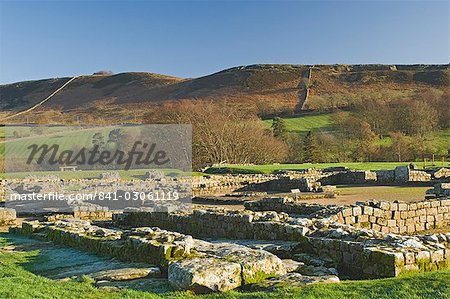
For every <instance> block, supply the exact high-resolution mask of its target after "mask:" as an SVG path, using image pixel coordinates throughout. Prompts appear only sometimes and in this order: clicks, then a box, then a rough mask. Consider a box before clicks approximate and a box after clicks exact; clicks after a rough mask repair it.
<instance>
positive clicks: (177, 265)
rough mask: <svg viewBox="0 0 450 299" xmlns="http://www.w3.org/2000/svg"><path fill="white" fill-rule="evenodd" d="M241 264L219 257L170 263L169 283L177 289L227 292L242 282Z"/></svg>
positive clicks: (200, 291)
mask: <svg viewBox="0 0 450 299" xmlns="http://www.w3.org/2000/svg"><path fill="white" fill-rule="evenodd" d="M241 271H242V270H241V265H239V264H238V263H235V262H228V261H225V260H223V259H217V258H194V259H188V260H182V261H178V262H173V263H171V264H170V265H169V270H168V277H169V283H170V285H171V286H172V287H173V288H174V289H175V290H192V291H194V292H199V293H204V292H211V291H212V292H225V291H228V290H232V289H234V288H237V287H239V286H240V285H241V284H242V278H241Z"/></svg>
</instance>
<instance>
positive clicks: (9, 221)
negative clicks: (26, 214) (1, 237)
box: [0, 208, 16, 225]
mask: <svg viewBox="0 0 450 299" xmlns="http://www.w3.org/2000/svg"><path fill="white" fill-rule="evenodd" d="M15 223H16V211H15V210H13V209H7V208H0V225H14V224H15Z"/></svg>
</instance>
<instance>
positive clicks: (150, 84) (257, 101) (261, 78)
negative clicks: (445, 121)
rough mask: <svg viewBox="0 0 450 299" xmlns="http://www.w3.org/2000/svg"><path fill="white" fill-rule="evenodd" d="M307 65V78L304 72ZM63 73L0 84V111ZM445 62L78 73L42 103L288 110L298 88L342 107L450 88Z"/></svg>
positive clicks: (51, 86) (50, 87)
mask: <svg viewBox="0 0 450 299" xmlns="http://www.w3.org/2000/svg"><path fill="white" fill-rule="evenodd" d="M309 68H312V77H311V81H310V82H306V84H305V74H307V71H308V69H309ZM67 79H68V78H56V79H46V80H38V81H26V82H18V83H14V84H7V85H1V86H0V97H1V100H0V109H1V110H2V111H17V110H20V109H23V108H24V107H27V106H31V105H32V104H35V103H36V102H38V101H40V100H42V99H43V98H45V96H47V95H48V94H50V93H51V92H52V91H54V90H55V89H57V88H58V87H59V86H61V85H62V84H63V83H64V82H65V81H67ZM449 82H450V81H449V65H413V66H400V65H398V66H388V65H315V66H307V65H251V66H241V67H235V68H231V69H227V70H224V71H221V72H218V73H215V74H211V75H208V76H204V77H200V78H194V79H181V78H175V77H170V76H164V75H158V74H152V73H122V74H116V75H96V76H82V77H80V78H79V79H76V80H75V81H74V82H73V83H71V84H70V85H69V86H68V87H67V88H65V89H64V90H63V91H62V92H60V93H59V94H58V95H56V96H55V97H54V98H52V100H51V101H49V102H48V103H46V104H45V105H44V106H45V107H47V108H49V107H53V108H61V109H63V110H73V109H81V110H85V111H86V110H87V111H88V110H89V109H92V107H93V106H95V105H96V104H101V105H105V104H106V103H109V104H117V105H120V106H118V108H117V109H127V105H133V104H140V106H138V107H139V108H141V109H142V107H143V106H142V104H148V103H161V102H167V101H178V100H192V99H197V100H222V101H227V103H230V104H232V105H236V106H238V107H242V108H245V109H252V110H258V111H260V112H264V113H269V114H270V113H279V112H283V111H289V110H290V111H292V110H294V109H295V108H296V106H297V105H298V103H299V99H300V97H301V94H302V93H303V92H304V88H305V86H308V87H309V88H310V97H309V99H308V100H307V102H306V107H307V108H309V109H323V108H330V107H342V106H348V105H351V104H352V103H355V102H358V101H361V100H364V99H365V98H368V97H371V98H383V99H384V100H387V101H389V100H391V99H398V98H405V97H411V96H412V95H414V94H415V93H426V92H431V91H433V90H437V91H439V92H442V91H444V90H448V89H449ZM136 109H137V108H136Z"/></svg>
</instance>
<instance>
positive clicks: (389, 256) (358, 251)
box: [309, 236, 450, 278]
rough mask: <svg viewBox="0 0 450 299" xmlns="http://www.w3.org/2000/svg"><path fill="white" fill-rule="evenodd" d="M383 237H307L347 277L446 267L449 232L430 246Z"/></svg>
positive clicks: (449, 260) (449, 264) (449, 254)
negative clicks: (392, 240)
mask: <svg viewBox="0 0 450 299" xmlns="http://www.w3.org/2000/svg"><path fill="white" fill-rule="evenodd" d="M385 241H386V242H385V243H384V242H380V241H375V242H373V241H370V240H368V241H365V242H355V241H347V240H340V239H330V238H309V242H310V243H311V244H312V246H313V247H314V249H315V250H314V251H315V253H316V254H318V255H319V256H321V257H326V258H330V259H332V260H334V261H335V262H336V264H337V265H338V270H339V273H345V274H347V275H349V276H351V277H360V278H380V277H395V276H398V275H402V274H405V273H412V272H424V271H433V270H438V269H448V268H450V246H449V242H450V236H449V238H446V239H445V240H440V242H439V241H438V242H435V243H434V244H433V245H431V246H428V245H425V244H426V242H423V241H424V240H420V239H418V240H417V238H411V239H407V238H403V239H401V238H400V239H398V240H395V241H394V242H391V243H390V242H389V240H385ZM420 241H422V242H420Z"/></svg>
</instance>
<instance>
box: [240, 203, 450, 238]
mask: <svg viewBox="0 0 450 299" xmlns="http://www.w3.org/2000/svg"><path fill="white" fill-rule="evenodd" d="M244 206H245V207H246V209H248V210H252V211H276V212H283V213H287V214H290V215H295V214H297V215H304V216H306V217H309V218H314V217H315V218H329V219H330V220H332V221H336V222H339V223H342V224H347V225H352V226H354V227H357V228H367V229H372V230H375V231H379V232H383V233H395V234H406V233H408V234H411V233H416V232H421V231H425V230H430V229H435V228H443V227H450V198H438V199H431V200H425V201H420V202H413V203H405V202H398V201H397V202H389V201H369V202H365V203H359V204H357V205H352V206H335V205H320V204H310V203H302V202H297V201H296V200H295V199H292V198H278V197H269V198H264V199H262V200H257V201H249V202H246V203H244Z"/></svg>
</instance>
